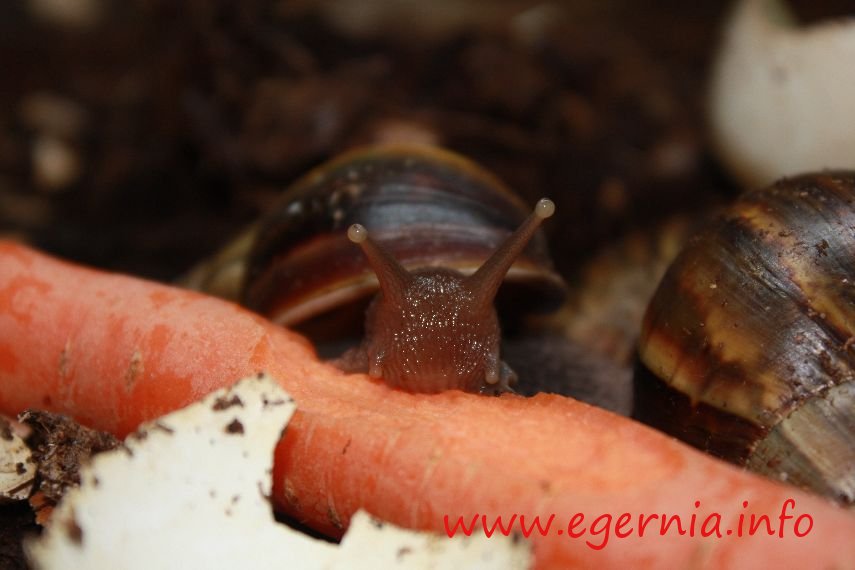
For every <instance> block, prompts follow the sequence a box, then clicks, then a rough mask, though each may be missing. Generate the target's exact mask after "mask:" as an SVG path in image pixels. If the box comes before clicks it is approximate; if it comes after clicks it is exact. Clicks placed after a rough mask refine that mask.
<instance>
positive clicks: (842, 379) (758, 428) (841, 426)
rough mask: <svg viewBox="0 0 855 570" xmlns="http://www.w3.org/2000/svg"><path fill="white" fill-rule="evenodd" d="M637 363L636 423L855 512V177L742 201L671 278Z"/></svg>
mask: <svg viewBox="0 0 855 570" xmlns="http://www.w3.org/2000/svg"><path fill="white" fill-rule="evenodd" d="M638 352H639V359H640V365H639V369H638V373H637V375H636V388H635V410H634V415H635V417H636V418H638V419H640V420H642V421H644V422H646V423H649V424H651V425H653V426H655V427H657V428H659V429H661V430H663V431H665V432H667V433H670V434H673V435H674V436H676V437H678V438H681V439H683V440H685V441H687V442H689V443H691V444H692V445H694V446H696V447H699V448H701V449H704V450H706V451H709V452H711V453H713V454H715V455H718V456H720V457H722V458H725V459H728V460H730V461H733V462H736V463H739V464H742V465H745V466H747V467H748V468H750V469H752V470H755V471H758V472H760V473H764V474H767V475H769V476H771V477H774V478H777V479H780V480H785V481H788V482H790V483H793V484H795V485H798V486H802V487H805V488H809V489H812V490H814V491H815V492H817V493H821V494H824V495H827V496H830V497H833V498H835V499H836V500H838V501H841V502H843V503H844V504H849V505H852V504H853V503H855V173H853V172H825V173H819V174H808V175H802V176H798V177H794V178H789V179H784V180H782V181H779V182H778V183H776V184H773V185H772V186H770V187H767V188H764V189H761V190H758V191H754V192H750V193H748V194H745V195H744V196H743V197H741V198H740V199H739V200H738V201H737V202H736V203H735V204H733V205H732V207H730V208H729V209H728V210H727V211H726V212H724V213H723V214H722V215H721V216H720V217H719V218H718V219H717V220H716V221H715V222H714V223H713V224H712V225H711V226H710V227H708V228H707V229H706V230H705V231H702V232H701V233H699V234H698V235H696V236H695V237H694V238H693V239H691V240H690V242H689V244H688V246H687V247H686V248H685V249H684V250H683V251H682V253H681V254H680V255H679V256H678V257H677V259H676V260H675V261H674V263H673V265H672V266H671V267H670V269H669V270H668V272H667V273H666V275H665V277H664V278H663V280H662V282H661V284H660V285H659V288H658V290H657V292H656V294H655V295H654V297H653V299H652V301H651V303H650V305H649V307H648V310H647V313H646V315H645V317H644V321H643V330H642V333H641V337H640V340H639V347H638Z"/></svg>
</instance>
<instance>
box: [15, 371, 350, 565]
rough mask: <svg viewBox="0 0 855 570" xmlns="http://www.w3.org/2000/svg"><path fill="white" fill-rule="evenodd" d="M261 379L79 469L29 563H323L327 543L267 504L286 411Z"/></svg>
mask: <svg viewBox="0 0 855 570" xmlns="http://www.w3.org/2000/svg"><path fill="white" fill-rule="evenodd" d="M294 409H295V404H294V402H293V400H292V399H291V398H290V397H289V396H288V395H287V394H286V393H285V392H284V391H283V390H282V389H281V388H280V387H279V385H278V384H277V383H276V382H275V381H274V380H273V379H271V378H269V377H266V376H263V377H261V378H249V379H244V380H242V381H240V382H238V383H237V384H236V385H235V386H234V387H233V388H231V389H228V390H219V391H217V392H214V393H212V394H210V395H209V396H207V397H206V398H204V399H203V400H202V401H200V402H198V403H195V404H192V405H190V406H188V407H187V408H184V409H183V410H179V411H177V412H174V413H171V414H169V415H166V416H163V417H161V418H160V419H158V420H156V421H154V422H151V423H148V424H146V425H144V426H142V427H141V428H140V430H139V431H138V432H137V433H136V434H133V435H131V436H129V437H128V439H127V440H126V441H125V449H117V450H115V451H113V452H109V453H103V454H100V455H98V456H97V457H95V458H94V459H93V461H92V464H91V465H90V466H89V467H88V468H85V469H84V470H82V472H81V482H82V484H81V487H80V488H79V489H75V490H72V491H71V492H69V493H68V494H67V495H66V497H65V498H63V500H62V502H61V503H60V506H59V507H58V508H57V509H56V510H55V511H54V514H53V517H52V519H51V521H50V524H49V526H48V528H47V529H46V532H45V535H44V536H43V537H42V539H41V540H38V541H36V542H33V543H31V544H30V545H29V548H28V552H29V555H30V557H31V560H32V562H33V565H34V566H35V567H36V568H44V569H57V570H59V569H63V568H89V569H99V570H100V569H104V570H107V569H115V568H127V569H129V570H130V569H136V568H139V569H143V568H144V569H151V568H176V569H183V570H186V569H189V568H282V564H283V561H291V562H292V563H293V561H294V560H300V561H301V562H300V563H299V564H298V565H297V566H299V567H302V568H323V567H324V565H325V564H326V563H328V562H329V561H330V560H331V556H332V555H333V554H334V552H335V547H334V546H333V545H330V544H328V543H325V542H322V541H318V540H315V539H312V538H309V537H308V536H305V535H302V534H299V533H295V532H292V531H290V529H288V528H287V527H285V526H284V525H279V524H277V523H276V522H275V521H274V519H273V511H272V508H271V505H270V502H269V500H268V496H269V495H270V489H271V480H272V478H271V472H272V468H273V449H274V447H275V445H276V442H277V441H278V440H279V438H280V436H281V434H282V430H283V429H284V427H285V424H286V423H287V422H288V420H289V419H290V417H291V415H292V414H293V413H294Z"/></svg>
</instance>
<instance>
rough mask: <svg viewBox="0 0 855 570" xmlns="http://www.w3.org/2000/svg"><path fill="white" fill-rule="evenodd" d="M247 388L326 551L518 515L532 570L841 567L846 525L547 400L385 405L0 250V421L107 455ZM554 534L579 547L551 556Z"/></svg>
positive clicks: (304, 361) (287, 484) (278, 477)
mask: <svg viewBox="0 0 855 570" xmlns="http://www.w3.org/2000/svg"><path fill="white" fill-rule="evenodd" d="M262 369H264V370H267V371H269V372H270V373H271V374H273V375H274V376H276V377H278V378H280V379H281V382H282V384H283V386H284V387H285V388H286V389H287V390H288V391H289V392H290V393H291V394H292V395H293V396H294V398H295V399H296V400H297V403H298V405H299V406H300V408H299V410H300V411H299V412H298V414H297V415H296V416H295V419H294V420H293V421H292V423H291V424H290V425H289V427H288V429H287V432H286V435H285V437H284V438H283V440H282V442H280V445H279V446H278V448H277V451H276V467H275V470H274V478H275V479H274V482H275V483H274V495H275V496H274V500H275V502H276V504H277V505H279V506H280V507H282V508H284V509H285V510H287V511H288V512H290V513H291V514H293V515H295V516H296V517H298V518H300V519H302V520H304V521H306V522H307V523H309V524H310V525H311V526H314V527H315V528H318V529H320V530H323V531H326V532H330V533H336V532H338V531H339V530H340V529H341V528H342V527H344V526H346V525H347V522H348V520H349V517H350V515H351V514H352V513H353V512H354V511H355V510H356V509H357V508H359V507H363V508H365V509H367V510H368V511H370V512H371V513H373V514H375V515H377V516H379V517H381V518H383V519H387V520H389V521H392V522H394V523H396V524H399V525H402V526H406V527H411V528H420V529H432V530H435V531H439V532H443V530H444V520H443V519H444V516H445V515H448V516H449V517H450V521H451V523H452V525H453V523H454V522H455V521H456V520H457V517H459V516H462V517H463V519H464V521H465V523H466V526H467V527H468V526H469V525H470V523H471V522H472V520H473V516H474V515H475V514H476V513H477V514H484V515H487V517H488V518H487V523H488V526H492V522H493V519H492V517H495V516H498V515H502V516H504V517H505V519H504V521H503V523H504V524H505V525H506V526H507V525H508V523H509V522H510V517H511V516H512V515H513V514H516V515H517V519H515V523H514V529H515V530H520V525H519V523H520V519H519V515H525V516H526V526H529V525H530V524H531V518H532V517H533V516H535V515H540V516H541V525H543V526H545V525H546V522H547V520H548V518H549V516H550V515H553V514H554V515H555V516H554V518H553V521H552V526H551V527H550V528H549V536H541V535H540V533H539V532H538V531H537V530H535V532H534V533H533V534H532V535H531V540H532V541H533V544H534V548H535V555H536V560H537V566H538V568H566V567H571V566H575V567H582V566H585V567H590V566H597V567H602V568H608V567H616V568H617V567H620V568H624V567H633V568H658V567H671V568H680V567H682V568H686V567H704V568H724V567H737V566H738V567H757V566H760V565H762V566H764V567H765V566H768V567H773V568H774V567H812V568H819V567H831V566H834V567H838V568H844V567H854V565H855V540H853V539H855V516H853V515H852V514H851V513H849V512H847V511H844V510H842V509H839V508H837V507H834V506H832V505H831V504H830V503H828V502H827V501H825V500H823V499H819V498H816V497H812V496H809V495H807V494H805V493H802V492H800V491H797V490H794V489H792V488H789V487H785V486H783V485H780V484H776V483H773V482H770V481H767V480H765V479H761V478H760V477H758V476H755V475H751V474H748V473H746V472H743V471H741V470H739V469H737V468H735V467H732V466H729V465H726V464H724V463H722V462H719V461H717V460H715V459H712V458H709V457H707V456H705V455H703V454H701V453H699V452H697V451H695V450H693V449H690V448H688V447H686V446H685V445H683V444H681V443H679V442H677V441H675V440H673V439H671V438H668V437H666V436H664V435H662V434H659V433H658V432H655V431H654V430H651V429H649V428H647V427H644V426H642V425H640V424H637V423H635V422H632V421H630V420H628V419H625V418H622V417H618V416H616V415H613V414H611V413H609V412H606V411H603V410H600V409H597V408H593V407H591V406H588V405H585V404H582V403H579V402H576V401H574V400H571V399H568V398H564V397H558V396H551V395H540V396H537V397H534V398H527V399H526V398H521V397H518V396H513V395H505V396H502V397H501V398H491V397H482V396H477V395H472V394H464V393H461V392H447V393H443V394H436V395H414V394H408V393H404V392H401V391H396V390H393V389H390V388H388V387H387V386H386V385H385V384H383V383H380V382H376V381H372V380H370V379H368V378H366V377H365V376H361V375H351V376H347V375H344V374H341V373H340V372H338V371H337V370H335V369H333V368H331V367H329V366H326V365H324V364H321V363H319V362H318V361H317V360H316V358H315V357H314V355H313V352H312V350H311V347H310V346H309V345H308V344H307V343H306V342H305V341H304V340H302V339H301V338H300V337H298V336H297V335H295V334H292V333H290V332H288V331H285V330H283V329H281V328H279V327H277V326H275V325H272V324H270V323H269V322H267V321H266V320H264V319H262V318H260V317H258V316H255V315H253V314H251V313H249V312H247V311H245V310H243V309H240V308H239V307H236V306H234V305H232V304H229V303H226V302H223V301H220V300H216V299H213V298H209V297H205V296H203V295H199V294H196V293H191V292H187V291H183V290H179V289H176V288H172V287H168V286H165V285H159V284H154V283H149V282H145V281H142V280H139V279H134V278H131V277H125V276H120V275H112V274H106V273H101V272H97V271H93V270H87V269H83V268H79V267H75V266H72V265H70V264H67V263H63V262H60V261H56V260H53V259H51V258H49V257H47V256H45V255H43V254H40V253H37V252H34V251H32V250H30V249H27V248H25V247H23V246H20V245H15V244H11V243H3V242H0V412H3V413H7V414H14V413H17V412H20V411H21V410H23V409H24V408H27V407H40V408H47V409H50V410H54V411H58V412H63V413H68V414H71V415H73V416H74V417H76V418H78V419H79V420H80V421H82V422H83V423H86V424H88V425H91V426H93V427H97V428H100V429H105V430H109V431H112V432H113V433H115V434H117V435H120V436H122V435H125V434H127V433H128V432H129V431H131V430H133V429H134V428H135V427H136V426H137V425H138V424H139V423H140V422H142V421H143V420H147V419H151V418H153V417H156V416H158V415H160V414H163V413H165V412H168V411H170V410H173V409H176V408H178V407H181V406H184V405H186V404H188V403H190V402H191V401H194V400H196V399H198V398H199V397H200V396H202V395H204V394H205V393H207V392H209V391H211V390H213V389H215V388H218V387H222V386H224V385H227V384H230V383H231V382H232V381H234V380H235V379H237V378H239V377H241V376H244V375H246V374H248V373H252V372H254V371H258V370H262ZM788 499H792V501H793V502H792V503H791V502H788ZM744 501H745V502H747V507H744V506H743V502H744ZM696 502H697V504H698V505H699V506H697V507H696ZM783 509H786V513H785V516H791V517H792V518H784V519H783V523H781V520H782V519H780V518H779V515H781V513H782V510H783ZM577 513H578V514H577ZM623 513H628V515H625V516H622V515H623ZM716 514H717V517H718V518H717V517H716ZM574 515H576V516H575V518H574ZM600 515H603V516H600ZM606 515H610V516H611V517H612V518H611V520H609V519H608V518H607V516H606ZM654 515H657V518H654ZM663 515H665V516H668V517H671V516H675V515H678V516H680V517H682V520H681V523H682V526H683V530H684V532H685V534H684V535H680V534H678V529H677V526H676V522H675V521H674V520H672V521H671V527H669V530H668V532H666V534H665V535H664V536H660V529H661V527H662V516H663ZM693 515H694V517H695V524H694V527H692V525H691V524H690V523H691V520H692V516H693ZM752 515H753V516H754V517H755V520H759V521H760V527H759V531H757V532H756V533H755V534H754V535H753V536H749V526H750V523H751V517H752ZM762 515H766V516H768V517H769V518H768V523H769V526H771V527H772V530H773V531H774V532H775V536H768V535H767V531H766V529H767V525H766V519H762V518H759V519H757V518H756V517H761V516H762ZM580 516H581V517H584V518H583V519H581V522H580V518H579V517H580ZM598 517H599V518H598ZM740 518H741V519H742V521H743V522H742V525H741V528H742V534H743V536H740V537H738V536H737V530H739V529H740ZM645 519H646V520H647V523H646V524H644V525H642V524H641V523H643V522H644V520H645ZM572 520H575V521H576V522H577V525H576V526H575V527H573V529H572V530H573V531H574V532H577V533H578V532H581V531H582V530H583V529H587V533H586V534H584V535H582V536H580V537H578V538H576V537H571V536H569V535H568V532H567V529H568V523H569V522H571V521H572ZM716 521H718V523H716ZM592 523H593V525H592ZM607 523H608V524H607ZM808 523H810V524H811V528H810V529H809V532H807V534H806V535H805V536H803V537H799V536H796V531H797V530H798V531H800V532H802V533H804V532H805V531H806V530H808ZM781 524H783V537H779V536H778V533H779V529H780V528H781ZM799 525H800V526H799ZM640 526H644V528H645V531H644V535H643V536H639V532H640V528H639V527H640ZM690 528H694V530H693V534H694V535H695V536H694V537H691V536H690V532H689V529H690ZM716 529H717V530H718V531H719V532H721V534H722V537H721V538H718V537H716V536H712V537H708V538H702V537H701V536H700V535H701V533H702V530H707V531H710V530H712V531H715V530H716ZM606 530H608V534H606ZM728 530H731V531H732V532H733V534H732V535H728V534H727V531H728ZM497 531H498V529H497ZM559 531H562V532H561V533H560V534H559ZM595 547H599V548H595Z"/></svg>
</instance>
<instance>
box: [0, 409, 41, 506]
mask: <svg viewBox="0 0 855 570" xmlns="http://www.w3.org/2000/svg"><path fill="white" fill-rule="evenodd" d="M35 477H36V466H35V463H33V461H32V454H31V453H30V448H29V447H27V444H26V443H24V440H23V439H22V438H21V437H20V435H18V434H17V433H15V430H14V429H13V427H12V424H11V422H10V420H7V419H6V418H0V501H23V500H25V499H26V498H27V497H29V496H30V492H31V491H32V489H33V483H34V481H35Z"/></svg>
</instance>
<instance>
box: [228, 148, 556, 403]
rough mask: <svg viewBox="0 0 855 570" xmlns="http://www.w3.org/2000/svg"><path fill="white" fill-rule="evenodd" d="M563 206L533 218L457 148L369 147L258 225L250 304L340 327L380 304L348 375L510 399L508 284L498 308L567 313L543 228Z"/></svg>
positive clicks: (540, 209)
mask: <svg viewBox="0 0 855 570" xmlns="http://www.w3.org/2000/svg"><path fill="white" fill-rule="evenodd" d="M552 208H554V206H552V204H551V202H549V201H541V202H540V203H538V205H537V207H536V208H535V211H534V213H531V214H530V215H528V216H527V215H526V214H527V212H526V210H527V208H526V207H525V205H524V204H523V203H522V202H521V201H520V199H519V198H517V197H516V196H515V195H514V194H513V193H512V192H511V191H510V190H508V189H507V188H506V187H505V186H504V185H502V184H501V183H500V182H499V181H498V180H497V179H496V178H495V177H494V176H493V175H491V174H489V173H488V172H486V171H484V170H483V169H481V168H480V167H478V166H476V165H475V164H474V163H472V162H470V161H468V160H466V159H464V158H462V157H460V156H458V155H456V154H453V153H450V152H448V151H443V150H439V149H435V148H430V147H407V146H383V147H370V148H366V149H359V150H356V151H353V152H350V153H347V154H345V155H343V156H342V157H339V158H337V159H334V160H333V161H331V162H329V163H327V164H324V165H321V166H320V167H318V168H317V169H315V170H314V171H312V172H310V173H309V174H307V175H306V176H304V177H303V178H301V179H300V180H298V181H297V182H295V183H294V185H292V186H291V187H290V188H289V189H288V190H287V191H286V192H285V193H284V194H283V195H282V197H281V198H280V199H279V201H278V202H277V203H276V204H274V206H273V207H272V208H271V212H270V214H268V215H267V216H266V217H265V218H263V219H262V220H261V221H260V223H259V225H258V226H257V228H256V229H255V230H254V236H253V239H252V240H251V246H250V247H249V252H248V254H247V255H246V259H247V261H246V268H245V271H244V281H243V287H242V292H241V294H240V296H241V299H242V302H243V303H244V304H246V305H247V306H248V307H250V308H252V309H254V310H256V311H258V312H260V313H262V314H264V315H266V316H268V317H270V318H271V319H272V320H275V321H277V322H279V323H282V324H285V325H288V326H300V325H302V324H304V323H307V322H310V321H314V322H323V321H324V319H326V320H327V321H328V322H329V321H331V322H333V323H334V325H333V327H334V328H341V327H342V326H343V325H342V322H343V321H342V317H341V316H336V317H335V318H329V314H331V313H332V314H337V315H340V314H341V312H342V311H345V312H346V311H348V310H350V311H351V313H353V312H356V313H362V312H364V311H365V307H366V305H368V303H369V302H370V306H369V307H368V309H367V315H366V324H365V327H364V335H365V340H364V341H363V342H361V343H360V344H359V346H358V347H356V348H353V349H352V350H349V351H347V352H346V353H345V354H344V355H342V356H341V357H340V358H339V359H338V360H336V361H334V362H335V363H336V364H338V365H339V366H340V367H341V368H343V369H345V370H348V371H363V372H368V373H369V374H371V375H373V376H377V377H382V378H383V379H384V380H385V381H386V382H388V383H389V384H391V385H394V386H396V387H400V388H403V389H405V390H409V391H418V392H437V391H441V390H447V389H454V388H457V389H461V390H466V391H479V390H482V389H484V388H489V389H491V390H492V389H495V390H497V391H501V390H506V389H508V387H509V384H510V383H512V382H513V378H514V375H513V373H512V372H511V371H510V369H509V367H508V366H507V365H505V364H504V363H503V362H502V361H501V359H500V358H499V343H500V334H499V316H498V315H497V312H496V309H495V308H494V303H493V299H494V297H496V295H497V293H498V291H499V286H500V285H501V284H502V283H503V282H505V274H506V273H507V283H508V285H507V286H505V287H503V294H504V300H502V299H500V300H499V303H500V304H503V305H505V306H508V305H515V306H516V309H517V310H519V309H520V307H523V308H536V307H538V306H539V307H542V308H544V309H548V308H553V307H556V306H557V305H558V304H560V300H561V298H562V297H563V293H564V282H563V280H562V279H561V277H560V276H558V275H557V274H556V273H555V271H554V269H553V267H552V262H551V260H550V259H549V256H548V252H547V248H546V243H545V240H544V238H543V236H542V235H540V233H539V232H538V231H537V228H538V225H539V223H540V221H541V220H542V219H544V218H546V217H548V216H549V215H551V213H552ZM353 224H364V226H363V225H359V226H354V225H353ZM366 227H367V228H368V229H369V230H370V234H371V238H368V239H366V237H367V234H368V231H367V230H366V229H365V228H366ZM348 229H349V230H350V231H348ZM348 234H350V238H348ZM351 240H352V241H354V242H358V243H359V244H360V246H361V247H362V249H363V252H364V255H363V254H361V253H360V251H359V249H358V248H356V247H355V246H354V245H353V243H351ZM529 241H531V243H530V245H529V247H526V246H527V244H529ZM494 252H496V253H495V255H494ZM485 261H486V263H485ZM378 288H379V289H380V293H379V295H378V296H377V297H376V299H375V300H374V301H370V299H371V297H372V295H374V293H375V292H376V291H377V290H378ZM346 307H350V309H346ZM354 307H356V309H354Z"/></svg>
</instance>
